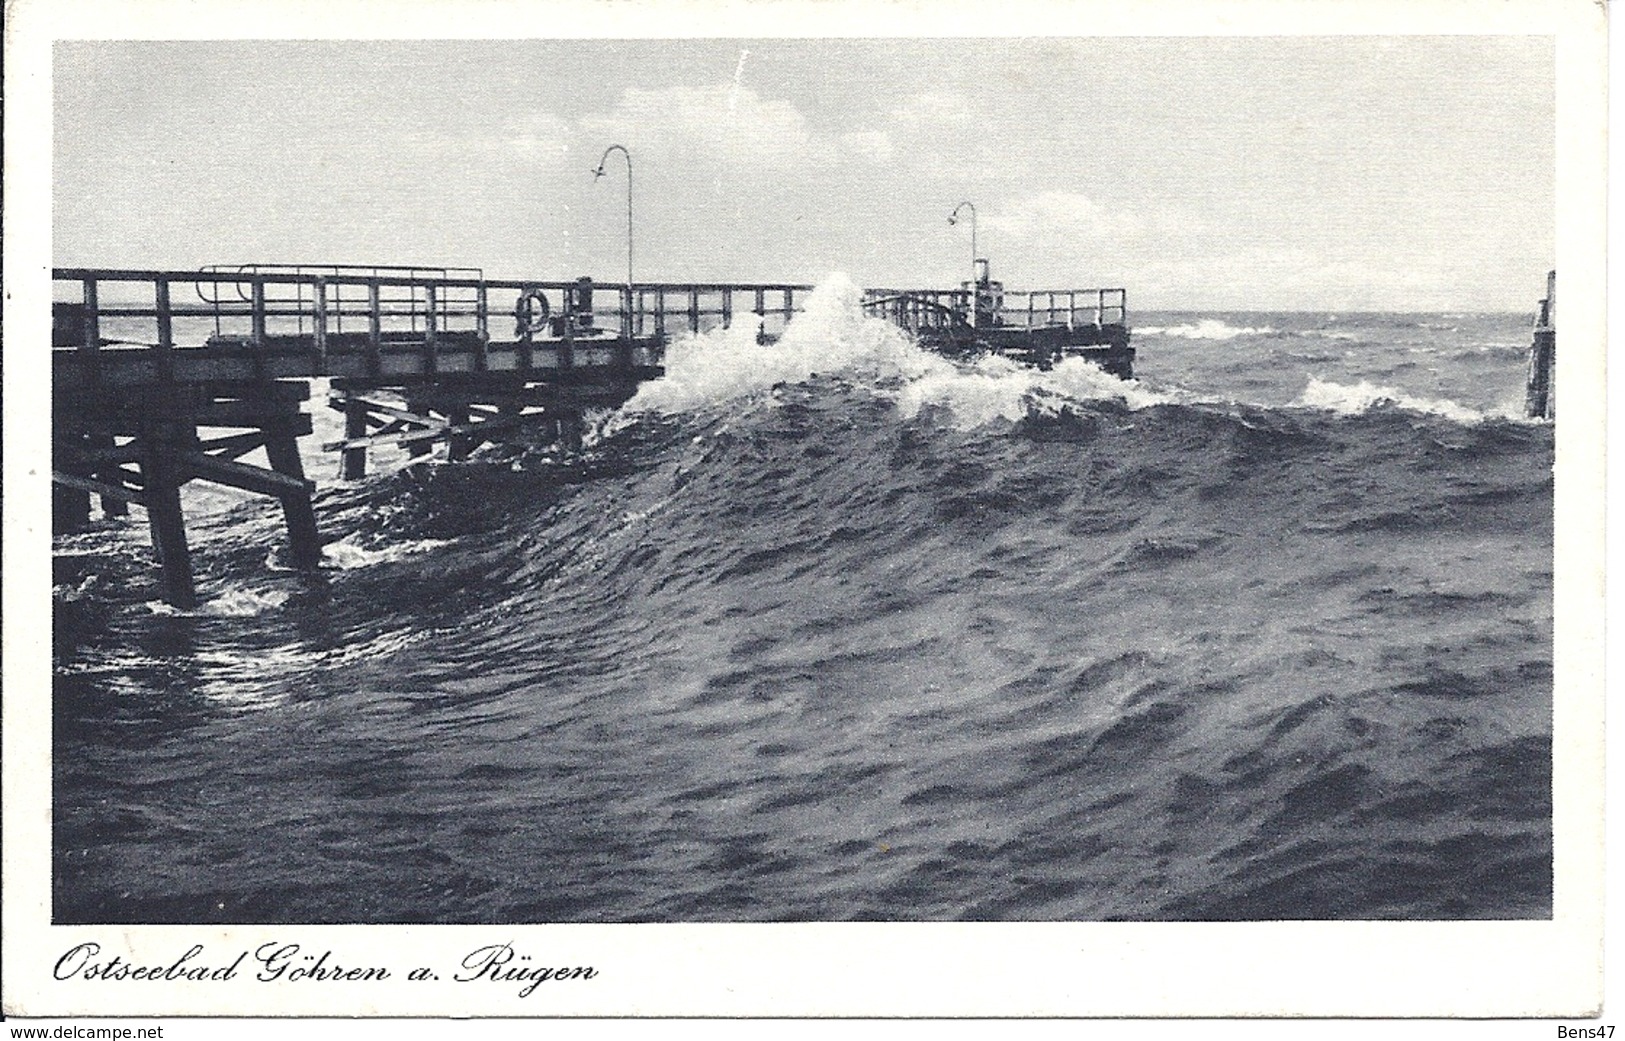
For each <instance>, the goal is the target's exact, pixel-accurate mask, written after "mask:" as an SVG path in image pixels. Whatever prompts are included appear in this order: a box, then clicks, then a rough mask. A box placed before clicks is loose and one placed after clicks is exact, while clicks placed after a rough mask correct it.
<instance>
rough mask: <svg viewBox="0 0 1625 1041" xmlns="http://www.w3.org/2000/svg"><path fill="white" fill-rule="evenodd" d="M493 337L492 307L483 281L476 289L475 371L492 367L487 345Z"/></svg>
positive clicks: (482, 370)
mask: <svg viewBox="0 0 1625 1041" xmlns="http://www.w3.org/2000/svg"><path fill="white" fill-rule="evenodd" d="M490 339H491V333H490V308H489V302H488V301H487V300H486V298H485V283H484V282H481V283H480V284H479V285H478V286H477V287H476V288H475V290H474V371H475V372H484V371H485V370H486V369H488V368H489V367H490V358H489V357H487V355H486V346H487V345H488V344H489V342H490Z"/></svg>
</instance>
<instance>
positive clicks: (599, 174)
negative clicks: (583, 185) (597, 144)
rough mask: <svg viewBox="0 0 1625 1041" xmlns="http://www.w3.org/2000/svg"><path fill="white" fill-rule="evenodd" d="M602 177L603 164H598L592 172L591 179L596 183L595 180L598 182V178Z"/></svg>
mask: <svg viewBox="0 0 1625 1041" xmlns="http://www.w3.org/2000/svg"><path fill="white" fill-rule="evenodd" d="M602 176H604V164H603V163H599V164H598V169H596V170H594V171H593V172H592V179H593V180H595V181H596V180H598V178H600V177H602Z"/></svg>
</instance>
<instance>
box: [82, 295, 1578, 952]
mask: <svg viewBox="0 0 1625 1041" xmlns="http://www.w3.org/2000/svg"><path fill="white" fill-rule="evenodd" d="M828 288H829V292H828V294H827V295H828V297H829V299H828V300H827V301H826V307H825V308H824V309H822V310H820V309H818V308H815V309H814V311H813V312H812V313H810V314H809V315H808V316H807V318H806V319H805V320H804V321H802V322H800V323H799V324H800V325H801V329H800V331H799V333H797V334H796V335H795V336H792V337H790V338H788V339H787V340H786V341H785V342H784V343H782V344H781V345H779V346H778V347H776V348H758V347H756V346H755V345H754V343H753V342H747V339H743V338H742V339H730V338H727V337H724V336H718V337H714V338H713V339H711V340H709V341H706V342H703V343H699V344H695V345H692V346H690V347H688V348H686V349H678V350H674V354H673V358H672V365H671V369H672V375H671V377H670V378H669V380H668V381H667V382H666V383H665V384H663V385H660V386H653V387H650V388H649V389H648V391H647V393H646V394H644V395H643V396H641V397H640V399H639V400H638V401H636V402H634V407H631V408H629V409H627V410H623V412H622V413H621V414H619V415H616V416H612V417H606V418H605V420H604V425H603V433H602V436H600V437H599V438H598V439H597V440H596V442H595V443H594V444H593V445H592V447H591V448H590V449H589V451H588V452H587V453H585V455H584V456H582V457H580V458H574V459H558V458H555V457H553V456H551V455H549V454H547V453H546V452H544V451H542V450H540V449H526V448H524V447H523V446H507V447H506V448H504V449H502V450H500V451H496V452H492V453H488V454H487V455H486V456H485V457H484V458H483V459H481V460H476V461H474V462H472V463H468V464H460V465H457V466H433V467H429V468H426V472H423V473H419V474H411V473H407V472H397V473H393V474H390V473H382V474H377V475H374V476H371V477H369V478H367V479H365V480H363V481H360V482H354V483H348V484H341V483H338V482H327V483H325V484H324V486H323V490H322V491H321V492H320V494H319V497H318V500H317V509H318V516H319V519H320V523H321V525H322V528H323V532H324V535H325V536H326V537H327V538H328V539H329V540H330V541H331V542H332V543H333V545H330V547H329V562H330V565H331V566H330V567H329V568H327V569H326V570H324V572H323V573H322V575H320V576H319V577H317V578H314V579H312V578H309V577H305V576H301V575H298V574H296V573H292V572H289V571H287V570H284V569H283V568H281V567H280V566H279V559H280V554H281V552H282V550H281V546H282V538H283V536H282V531H281V528H280V518H279V514H278V511H277V510H276V508H275V506H274V505H273V504H269V503H267V502H263V501H239V500H235V499H228V498H224V497H213V498H211V497H210V495H209V494H204V495H202V496H198V497H195V498H194V499H193V501H192V504H191V505H192V512H191V513H189V521H190V525H191V536H192V542H193V545H194V548H195V551H196V561H195V563H196V566H197V568H198V570H199V584H200V590H201V591H202V594H203V596H204V597H205V598H206V599H207V602H206V603H205V604H204V605H203V607H201V608H200V609H199V610H198V611H197V612H194V613H192V614H174V613H170V612H168V611H167V609H163V608H161V607H160V606H158V605H156V603H155V601H156V599H157V586H156V573H155V571H154V569H153V567H152V565H151V563H150V551H149V549H148V547H147V543H146V534H145V526H144V524H142V523H134V524H128V525H106V526H104V527H102V528H101V529H100V530H98V531H95V532H92V533H89V534H86V535H80V536H73V537H70V538H64V539H59V540H58V541H57V545H56V550H57V556H56V560H55V567H56V582H57V586H56V590H55V593H56V595H55V639H56V648H55V667H56V681H55V692H54V699H55V718H54V722H55V738H54V741H55V749H54V751H55V755H54V776H53V782H54V801H53V807H54V820H55V834H54V840H53V842H54V850H53V855H54V901H55V903H54V917H55V920H56V921H58V922H214V921H218V922H417V921H436V922H552V921H688V920H760V921H776V920H810V919H816V920H848V919H867V920H947V919H990V920H995V919H996V920H1059V919H1073V920H1102V919H1130V920H1161V919H1183V920H1206V919H1258V918H1406V919H1417V918H1528V917H1546V916H1549V915H1550V913H1551V900H1552V880H1551V856H1552V834H1551V820H1552V803H1551V788H1550V780H1551V711H1552V501H1553V500H1552V471H1551V466H1552V453H1553V439H1552V428H1551V427H1550V426H1549V425H1540V424H1530V423H1525V422H1522V421H1519V420H1517V419H1515V418H1513V417H1515V416H1516V405H1517V402H1518V398H1519V395H1520V394H1521V390H1522V366H1523V350H1524V347H1525V346H1526V343H1527V324H1526V323H1527V319H1526V318H1525V317H1524V316H1518V315H1488V316H1485V315H1424V316H1418V315H1355V316H1328V315H1168V316H1161V315H1150V316H1139V318H1138V319H1137V325H1138V326H1139V327H1138V328H1137V330H1136V334H1135V342H1136V344H1137V346H1138V347H1139V349H1140V360H1139V363H1138V366H1137V371H1138V374H1139V376H1140V380H1139V381H1138V382H1137V383H1134V384H1118V383H1117V382H1116V381H1113V380H1110V379H1109V378H1106V377H1103V376H1101V375H1099V374H1098V373H1095V372H1094V371H1093V370H1088V369H1087V368H1086V367H1084V366H1081V365H1068V366H1064V367H1063V368H1062V369H1060V370H1057V371H1056V372H1054V373H1049V374H1039V373H1033V372H1030V371H1026V370H1017V369H1014V368H1013V367H1010V366H1007V365H1003V364H1001V363H997V362H989V363H983V364H982V365H980V366H972V367H966V366H956V365H952V364H949V363H947V362H945V361H942V360H940V359H935V358H933V357H930V356H926V355H921V354H919V352H917V351H915V350H914V349H913V348H912V347H910V346H909V345H907V344H906V343H904V342H902V341H901V339H900V337H898V336H897V335H895V334H893V333H892V332H890V331H889V330H887V329H885V328H884V327H876V326H873V325H871V324H868V323H865V322H864V321H863V320H862V319H861V318H860V317H859V316H858V314H857V312H856V310H855V309H854V308H852V307H851V298H850V294H849V293H848V292H845V291H844V289H845V287H844V286H843V285H842V284H841V283H840V282H838V281H837V282H836V283H835V284H834V285H833V286H831V287H828ZM323 411H325V410H323ZM330 422H332V420H331V419H330V418H329V417H327V416H319V417H318V423H319V424H325V423H330ZM320 432H321V431H320V430H319V431H318V433H319V434H320ZM320 439H321V438H320V437H317V438H312V439H309V440H311V441H319V440H320ZM312 447H313V446H312ZM385 463H386V467H387V464H388V460H387V459H386V460H385ZM311 466H312V469H313V472H315V473H316V474H317V475H318V476H323V477H325V476H326V475H327V474H329V473H331V472H332V470H333V469H334V468H335V467H336V463H335V462H334V461H333V460H332V459H330V458H321V459H315V458H313V459H312V461H311Z"/></svg>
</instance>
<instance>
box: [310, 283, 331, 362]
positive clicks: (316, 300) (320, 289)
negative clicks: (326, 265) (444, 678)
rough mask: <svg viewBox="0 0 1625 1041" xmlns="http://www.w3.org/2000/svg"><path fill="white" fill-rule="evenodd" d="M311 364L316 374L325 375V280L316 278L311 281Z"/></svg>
mask: <svg viewBox="0 0 1625 1041" xmlns="http://www.w3.org/2000/svg"><path fill="white" fill-rule="evenodd" d="M310 290H311V294H312V295H311V305H312V311H311V316H310V317H311V330H312V335H311V341H310V342H311V349H312V351H313V352H314V356H313V357H312V358H311V364H312V365H313V366H314V367H315V370H316V372H315V374H316V375H318V376H325V375H327V280H326V279H325V278H319V277H318V278H317V279H316V280H315V281H314V282H312V283H311V286H310Z"/></svg>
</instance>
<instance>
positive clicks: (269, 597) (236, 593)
mask: <svg viewBox="0 0 1625 1041" xmlns="http://www.w3.org/2000/svg"><path fill="white" fill-rule="evenodd" d="M287 602H288V593H287V591H286V590H281V589H271V590H264V591H261V590H256V589H248V588H245V587H243V586H227V587H226V588H224V589H222V590H221V591H220V592H219V593H217V594H215V595H214V596H212V597H210V598H209V599H208V600H205V601H204V602H203V603H201V604H199V605H198V606H197V607H196V608H194V609H193V610H190V611H185V610H182V609H181V608H178V607H174V606H172V605H170V604H167V603H165V602H164V601H162V600H149V601H147V610H149V611H151V612H152V613H153V614H157V615H171V616H179V617H189V618H253V617H256V616H258V615H262V614H265V613H266V612H267V611H274V610H276V609H277V608H279V607H281V606H282V605H283V604H285V603H287Z"/></svg>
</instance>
